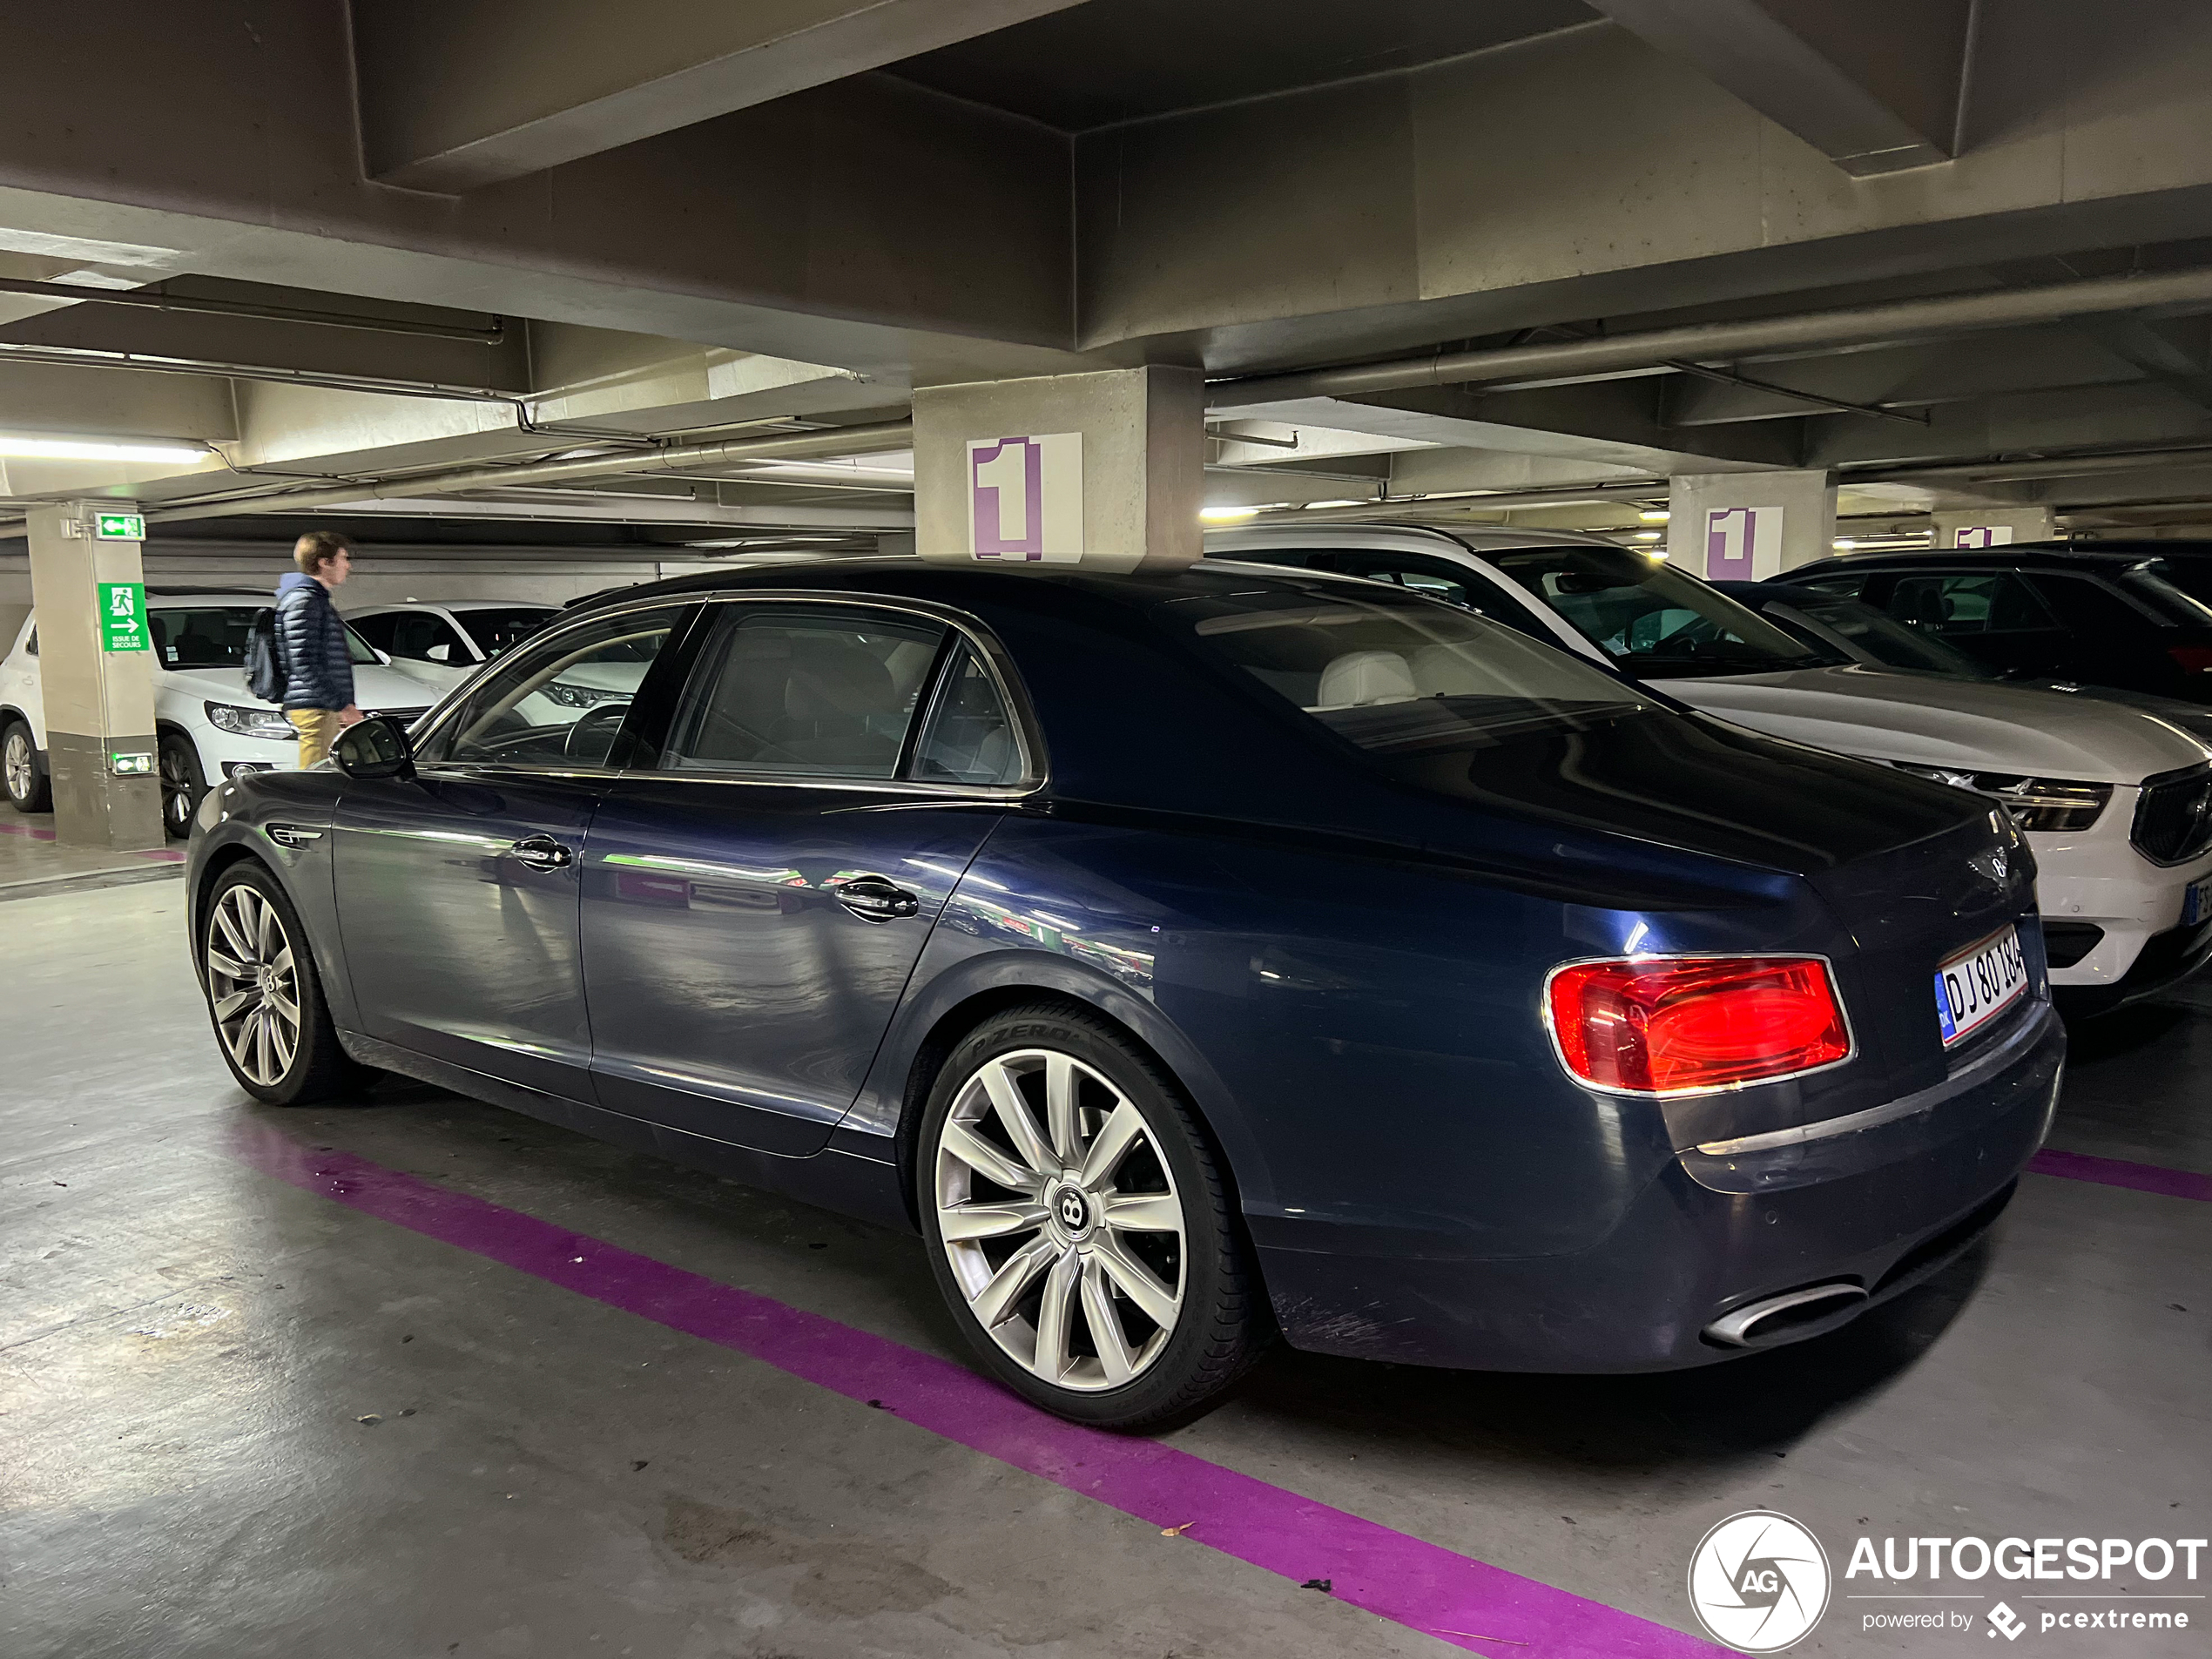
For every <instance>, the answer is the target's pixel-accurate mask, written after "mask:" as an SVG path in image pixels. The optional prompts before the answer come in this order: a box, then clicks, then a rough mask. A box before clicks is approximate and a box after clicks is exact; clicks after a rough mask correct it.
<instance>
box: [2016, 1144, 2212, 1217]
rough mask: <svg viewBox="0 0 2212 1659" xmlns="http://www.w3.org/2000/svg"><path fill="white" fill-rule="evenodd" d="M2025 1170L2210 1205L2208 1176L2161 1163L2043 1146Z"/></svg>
mask: <svg viewBox="0 0 2212 1659" xmlns="http://www.w3.org/2000/svg"><path fill="white" fill-rule="evenodd" d="M2027 1167H2028V1169H2029V1170H2030V1171H2031V1172H2033V1174H2036V1175H2054V1176H2057V1177H2059V1178H2060V1180H2062V1181H2094V1182H2097V1183H2098V1184H2101V1185H2103V1186H2107V1187H2127V1188H2129V1189H2131V1190H2134V1191H2136V1192H2156V1193H2161V1194H2163V1195H2164V1196H2165V1197H2168V1198H2194V1199H2195V1200H2196V1201H2197V1202H2198V1203H2199V1204H2212V1175H2198V1174H2196V1173H2195V1172H2194V1171H2192V1170H2169V1169H2168V1168H2167V1167H2166V1166H2165V1165H2164V1164H2162V1163H2128V1162H2127V1161H2126V1160H2125V1159H2122V1158H2100V1157H2090V1156H2089V1154H2087V1152H2060V1151H2056V1150H2053V1149H2052V1148H2050V1147H2045V1148H2044V1149H2043V1150H2041V1151H2040V1152H2038V1153H2037V1154H2036V1155H2035V1156H2034V1157H2033V1158H2030V1159H2029V1160H2028V1164H2027Z"/></svg>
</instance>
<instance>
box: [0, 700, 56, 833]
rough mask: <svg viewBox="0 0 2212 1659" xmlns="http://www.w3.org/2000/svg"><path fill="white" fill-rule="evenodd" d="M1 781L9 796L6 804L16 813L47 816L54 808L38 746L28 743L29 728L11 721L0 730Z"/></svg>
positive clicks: (29, 740)
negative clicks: (45, 814) (44, 814)
mask: <svg viewBox="0 0 2212 1659" xmlns="http://www.w3.org/2000/svg"><path fill="white" fill-rule="evenodd" d="M0 781H3V782H4V786H5V788H6V789H7V792H8V804H9V805H10V806H13V807H14V808H15V809H16V810H17V812H19V813H46V812H51V811H52V810H53V807H54V791H53V786H52V784H51V782H50V781H49V780H48V779H47V775H46V765H45V762H44V760H42V759H40V758H39V754H38V745H37V744H36V743H34V742H33V741H31V736H30V722H29V721H27V720H23V719H13V720H10V721H9V722H8V724H7V725H6V726H5V727H4V728H0Z"/></svg>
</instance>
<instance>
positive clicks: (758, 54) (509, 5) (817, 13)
mask: <svg viewBox="0 0 2212 1659" xmlns="http://www.w3.org/2000/svg"><path fill="white" fill-rule="evenodd" d="M1074 3H1076V0H752V3H749V4H745V5H732V4H730V3H728V0H656V3H655V4H654V5H653V6H652V8H651V11H650V14H649V15H648V14H642V13H639V12H637V11H634V10H631V9H629V8H627V7H623V6H609V5H606V4H604V3H602V0H355V3H354V7H353V17H354V60H355V64H356V74H357V76H358V78H359V83H360V102H361V153H362V156H363V158H364V161H365V165H366V166H367V168H368V175H369V177H371V178H372V179H379V180H381V182H383V183H385V184H388V185H401V186H404V187H405V188H407V189H409V190H424V191H435V192H444V193H455V192H462V191H469V190H475V189H479V188H481V187H482V186H483V185H493V184H498V183H500V182H502V180H505V179H519V178H521V177H522V176H523V174H525V173H532V172H542V171H543V170H544V169H545V168H548V167H555V166H558V165H561V164H562V163H563V162H567V161H574V160H576V159H577V158H579V157H583V156H589V155H597V154H598V153H599V152H602V151H606V150H612V149H616V148H618V147H619V146H621V145H626V144H634V143H636V142H637V140H638V139H640V138H651V137H652V136H654V135H655V134H657V133H661V132H672V131H674V130H675V129H676V128H678V127H684V126H690V125H693V124H695V123H697V122H700V121H705V120H707V119H709V118H712V117H714V116H718V115H726V114H728V113H729V112H730V111H732V110H743V109H750V108H752V106H754V105H760V104H765V103H767V102H768V101H769V100H771V99H772V98H782V97H785V96H786V94H789V93H792V92H798V91H805V90H806V88H808V87H813V86H820V85H824V84H827V83H828V82H831V81H835V80H842V79H843V78H846V76H848V75H857V74H860V73H861V72H863V71H867V70H872V69H878V68H880V67H881V66H882V65H884V64H890V63H895V62H897V61H898V60H899V59H900V58H902V57H914V56H915V55H916V54H918V53H921V52H926V51H934V50H935V49H936V48H938V47H940V46H948V45H950V44H953V43H954V42H955V41H960V40H966V39H968V38H969V37H971V36H974V35H981V34H988V33H990V32H991V31H993V30H998V29H1003V28H1005V27H1007V26H1008V24H1017V23H1024V22H1027V21H1028V19H1030V18H1032V17H1042V16H1044V15H1045V14H1046V13H1048V12H1053V11H1060V10H1065V9H1066V8H1067V7H1068V6H1069V5H1072V4H1074Z"/></svg>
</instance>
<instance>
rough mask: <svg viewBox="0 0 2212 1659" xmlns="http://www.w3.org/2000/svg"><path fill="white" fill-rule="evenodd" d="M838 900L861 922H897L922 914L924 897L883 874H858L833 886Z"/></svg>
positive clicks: (833, 892) (833, 891)
mask: <svg viewBox="0 0 2212 1659" xmlns="http://www.w3.org/2000/svg"><path fill="white" fill-rule="evenodd" d="M830 892H831V893H832V894H834V895H835V897H836V899H837V901H838V903H840V904H841V905H843V906H844V907H846V909H847V910H849V911H851V912H852V913H853V914H854V915H856V916H858V917H859V918H860V920H861V921H899V920H900V918H901V917H905V916H918V915H920V914H921V900H919V899H917V898H915V897H914V894H911V893H908V892H907V890H906V889H905V888H904V887H900V886H899V885H898V884H897V883H896V882H894V881H887V880H885V879H884V878H883V877H881V876H880V875H856V876H854V877H853V879H852V880H849V881H840V882H839V883H838V884H837V885H836V886H835V887H832V888H831V889H830Z"/></svg>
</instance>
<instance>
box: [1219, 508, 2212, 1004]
mask: <svg viewBox="0 0 2212 1659" xmlns="http://www.w3.org/2000/svg"><path fill="white" fill-rule="evenodd" d="M1206 556H1208V557H1209V558H1217V559H1238V560H1243V561H1246V562H1250V563H1263V564H1275V565H1294V566H1298V567H1300V568H1303V569H1306V570H1319V571H1333V572H1335V573H1336V574H1338V575H1340V576H1345V577H1359V578H1364V579H1366V580H1368V581H1379V582H1389V583H1394V584H1396V585H1398V586H1400V587H1406V588H1411V589H1413V590H1415V591H1418V592H1426V593H1430V594H1433V595H1434V596H1435V597H1438V598H1440V599H1443V600H1445V601H1447V602H1448V603H1450V604H1460V605H1466V606H1468V607H1470V608H1472V609H1474V610H1479V611H1480V612H1482V613H1483V614H1484V615H1486V616H1488V617H1491V618H1492V620H1494V621H1497V622H1502V623H1506V624H1508V625H1510V626H1513V627H1515V628H1519V629H1521V631H1524V632H1526V633H1528V634H1531V635H1534V637H1537V638H1539V639H1541V640H1543V641H1545V642H1546V643H1547V644H1553V645H1557V646H1560V647H1561V648H1562V649H1564V650H1568V651H1576V652H1579V653H1581V655H1582V656H1584V657H1588V658H1595V659H1596V660H1597V661H1598V662H1601V663H1602V664H1605V665H1606V666H1607V667H1608V668H1611V669H1613V670H1615V671H1617V672H1619V673H1621V674H1622V675H1625V676H1627V677H1629V678H1633V679H1637V680H1642V681H1646V682H1649V684H1650V685H1652V686H1653V687H1654V688H1655V689H1656V690H1658V691H1662V692H1664V693H1665V694H1667V695H1669V696H1670V697H1674V698H1678V699H1680V700H1681V701H1682V702H1683V703H1686V704H1688V705H1690V706H1691V707H1692V708H1695V709H1699V710H1702V711H1704V712H1706V713H1708V714H1712V715H1717V716H1719V717H1720V718H1723V719H1725V720H1730V721H1733V722H1734V723H1735V724H1737V725H1744V726H1749V727H1750V728H1751V729H1752V730H1753V731H1756V732H1766V733H1768V734H1769V735H1770V736H1773V737H1777V738H1791V739H1792V740H1793V741H1796V742H1798V743H1803V744H1808V745H1812V746H1814V747H1816V748H1821V749H1831V750H1836V751H1838V752H1842V753H1844V754H1848V755H1852V756H1855V757H1857V758H1858V759H1862V760H1873V761H1878V762H1879V763H1881V764H1883V765H1891V766H1896V767H1898V768H1900V769H1902V770H1904V771H1907V772H1919V774H1920V775H1921V776H1923V777H1930V778H1935V779H1940V780H1941V781H1943V782H1945V783H1950V784H1955V785H1958V786H1960V787H1962V788H1970V789H1974V790H1976V791H1978V792H1981V793H1984V794H1987V795H1990V796H1993V797H1994V798H1995V799H1999V800H2001V801H2003V802H2004V803H2005V804H2006V806H2007V807H2008V808H2009V809H2010V810H2011V812H2012V813H2013V816H2014V817H2015V818H2016V819H2018V820H2019V822H2020V827H2021V829H2022V830H2023V831H2025V832H2026V833H2027V841H2028V845H2029V846H2031V847H2032V848H2033V850H2034V853H2035V864H2036V869H2037V878H2036V884H2035V891H2036V898H2037V902H2038V905H2039V907H2040V909H2041V911H2042V917H2043V934H2044V942H2045V946H2046V948H2047V951H2048V953H2049V961H2050V974H2051V983H2052V985H2053V986H2054V988H2056V989H2058V990H2059V991H2060V992H2061V993H2064V994H2066V996H2067V1001H2069V1002H2070V1003H2071V1004H2072V1005H2073V1006H2074V1008H2076V1009H2077V1010H2079V1011H2081V1012H2085V1013H2086V1012H2094V1011H2095V1010H2097V1009H2098V1008H2109V1007H2112V1006H2114V1005H2115V1004H2117V1003H2119V1002H2122V1001H2129V1000H2132V999H2133V998H2134V997H2137V996H2141V995H2148V993H2149V992H2151V991H2154V990H2156V989H2157V988H2160V987H2161V986H2163V985H2168V984H2171V983H2173V982H2174V981H2175V980H2177V979H2180V978H2182V977H2183V976H2184V975H2186V974H2191V973H2194V972H2195V970H2196V969H2197V968H2199V967H2200V966H2202V964H2203V962H2204V961H2206V959H2207V958H2208V956H2212V747H2208V746H2207V745H2206V744H2205V743H2204V742H2202V741H2200V740H2199V739H2198V738H2195V737H2194V736H2192V735H2191V734H2190V733H2189V732H2186V731H2183V730H2182V729H2180V728H2179V727H2177V726H2176V725H2173V724H2172V723H2170V722H2168V721H2166V720H2162V719H2159V718H2156V717H2155V716H2154V715H2152V714H2149V713H2147V712H2143V711H2139V710H2136V709H2133V708H2129V707H2126V706H2123V705H2121V704H2118V703H2112V702H2106V701H2103V700H2101V699H2100V700H2094V701H2091V700H2087V699H2084V698H2075V697H2067V696H2064V695H2062V694H2060V693H2059V692H2056V691H2036V690H2032V689H2030V688H2027V687H2025V686H2018V685H1992V684H1986V683H1982V682H1978V681H1973V680H1965V679H1950V678H1942V677H1940V676H1937V675H1932V674H1912V673H1905V672H1901V671H1892V670H1884V669H1879V668H1875V667H1871V666H1868V665H1866V664H1863V663H1858V662H1852V661H1850V660H1849V659H1848V658H1846V657H1845V656H1844V653H1843V652H1841V651H1831V650H1830V649H1829V648H1827V647H1826V646H1825V645H1822V644H1813V643H1811V642H1810V641H1808V640H1804V639H1799V638H1797V637H1794V636H1792V635H1791V634H1788V633H1785V632H1784V631H1783V630H1782V629H1781V628H1779V627H1778V626H1777V625H1776V624H1773V623H1770V622H1769V621H1767V620H1766V619H1765V618H1764V617H1761V616H1759V615H1758V614H1757V612H1755V611H1753V610H1750V608H1748V607H1747V606H1744V605H1743V604H1739V603H1738V602H1737V601H1736V600H1734V599H1732V598H1730V597H1728V596H1727V595H1726V594H1724V593H1722V592H1721V591H1719V590H1717V589H1716V588H1714V587H1712V586H1711V585H1710V584H1709V583H1705V582H1704V581H1703V580H1701V579H1700V578H1698V577H1694V576H1691V575H1689V573H1688V572H1687V571H1684V570H1679V569H1677V568H1676V567H1675V566H1673V565H1671V564H1669V563H1667V561H1666V556H1665V555H1664V554H1662V553H1658V552H1656V551H1654V552H1645V551H1642V550H1629V549H1628V548H1623V547H1621V546H1619V545H1618V544H1616V543H1612V542H1608V541H1604V540H1602V539H1601V538H1599V537H1596V536H1580V535H1574V534H1570V533H1568V532H1564V531H1558V530H1551V531H1547V530H1515V529H1487V528H1486V529H1464V530H1457V531H1453V532H1448V533H1447V532H1446V531H1443V530H1439V529H1428V528H1426V527H1419V526H1397V525H1379V524H1338V525H1332V526H1328V527H1322V526H1319V525H1315V526H1312V527H1311V528H1309V527H1307V526H1305V525H1298V526H1292V527H1286V528H1284V529H1250V530H1231V531H1224V532H1221V533H1218V534H1216V535H1211V536H1207V537H1206Z"/></svg>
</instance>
